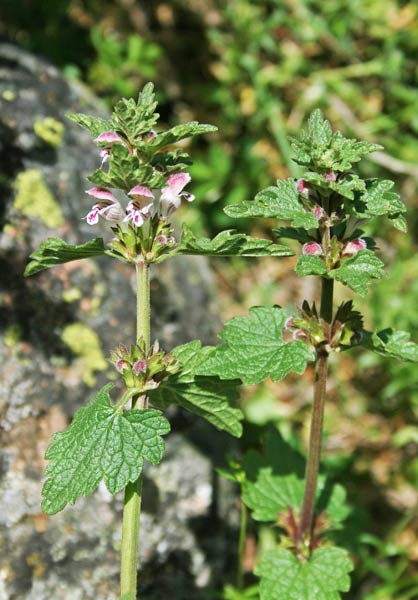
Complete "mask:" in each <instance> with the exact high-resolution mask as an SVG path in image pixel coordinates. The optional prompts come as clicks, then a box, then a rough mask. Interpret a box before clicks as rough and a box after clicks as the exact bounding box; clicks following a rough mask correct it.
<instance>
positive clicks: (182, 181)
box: [163, 173, 192, 195]
mask: <svg viewBox="0 0 418 600" xmlns="http://www.w3.org/2000/svg"><path fill="white" fill-rule="evenodd" d="M191 179H192V178H191V177H190V175H189V174H188V173H174V175H170V177H169V178H168V179H167V186H168V188H169V189H170V191H171V192H172V193H173V194H176V195H178V194H180V192H182V191H183V188H184V187H185V186H186V185H187V184H188V183H189V181H191ZM165 189H166V188H163V191H164V190H165Z"/></svg>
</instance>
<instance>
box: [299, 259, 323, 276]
mask: <svg viewBox="0 0 418 600" xmlns="http://www.w3.org/2000/svg"><path fill="white" fill-rule="evenodd" d="M295 271H296V273H297V274H298V275H299V277H306V276H307V275H326V273H327V266H326V264H325V262H324V261H323V259H322V258H320V257H319V256H313V255H312V254H301V255H300V256H299V258H298V262H297V263H296V267H295Z"/></svg>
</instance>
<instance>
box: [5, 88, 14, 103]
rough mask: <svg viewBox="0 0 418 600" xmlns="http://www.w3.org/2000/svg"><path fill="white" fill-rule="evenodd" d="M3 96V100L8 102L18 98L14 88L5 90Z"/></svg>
mask: <svg viewBox="0 0 418 600" xmlns="http://www.w3.org/2000/svg"><path fill="white" fill-rule="evenodd" d="M1 97H2V98H3V100H6V102H13V100H15V98H16V94H15V93H14V92H13V91H12V90H4V92H3V93H2V95H1Z"/></svg>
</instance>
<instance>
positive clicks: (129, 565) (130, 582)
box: [120, 264, 151, 600]
mask: <svg viewBox="0 0 418 600" xmlns="http://www.w3.org/2000/svg"><path fill="white" fill-rule="evenodd" d="M136 282H137V293H136V298H137V305H136V338H137V341H139V340H140V339H142V340H143V342H144V345H145V351H146V352H147V351H148V350H149V347H150V337H151V304H150V280H149V265H147V264H139V265H137V266H136ZM146 402H147V401H146V399H144V396H138V395H137V396H134V397H133V398H132V408H137V409H144V408H146ZM141 497H142V473H141V475H140V476H139V478H138V479H137V480H136V481H134V482H133V483H128V485H127V486H126V489H125V499H124V505H123V523H122V551H121V575H120V595H121V598H123V600H136V597H137V565H138V548H139V518H140V513H141Z"/></svg>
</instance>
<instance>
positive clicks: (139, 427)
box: [25, 83, 292, 600]
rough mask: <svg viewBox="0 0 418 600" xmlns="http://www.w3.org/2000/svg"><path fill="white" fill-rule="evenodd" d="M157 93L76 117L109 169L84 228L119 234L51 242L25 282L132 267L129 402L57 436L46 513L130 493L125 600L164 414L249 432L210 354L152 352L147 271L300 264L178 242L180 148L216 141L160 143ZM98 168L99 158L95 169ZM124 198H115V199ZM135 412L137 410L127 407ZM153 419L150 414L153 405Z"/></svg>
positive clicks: (229, 239)
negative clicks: (83, 269)
mask: <svg viewBox="0 0 418 600" xmlns="http://www.w3.org/2000/svg"><path fill="white" fill-rule="evenodd" d="M156 107H157V103H156V102H155V98H154V93H153V85H152V84H150V83H149V84H147V85H146V86H145V87H144V89H143V90H142V92H141V93H140V95H139V98H138V101H137V102H135V101H134V100H132V99H131V100H121V101H119V102H118V103H117V104H116V106H115V109H114V111H113V114H112V116H111V118H110V120H106V119H101V118H94V117H89V116H85V115H82V114H73V115H68V116H69V118H70V119H71V120H73V121H74V122H75V123H77V124H78V125H80V126H81V127H84V128H85V129H87V130H88V131H89V132H90V134H91V135H92V137H93V138H94V141H95V143H96V144H97V145H98V147H99V149H100V156H101V159H102V163H101V166H100V168H98V169H97V170H96V171H95V172H94V173H93V174H92V175H90V177H89V180H90V181H91V182H92V183H93V186H94V187H92V188H90V189H88V190H87V192H86V193H87V194H88V196H90V197H91V198H92V199H93V202H94V204H93V206H92V207H91V209H90V210H89V211H88V212H87V214H86V216H85V217H84V218H85V219H86V221H87V223H88V224H89V225H91V226H92V227H94V226H96V225H97V224H98V223H99V222H103V223H104V224H107V225H108V226H109V230H111V231H112V232H113V238H112V239H111V240H110V242H109V243H105V242H104V240H103V239H102V238H94V239H92V240H89V241H87V242H86V243H84V244H81V245H71V244H67V243H66V242H65V241H64V240H61V239H58V238H49V239H48V240H46V241H45V242H44V243H42V244H41V245H40V247H39V249H38V250H37V251H36V252H34V253H33V254H32V255H31V259H32V260H31V262H30V263H29V264H28V266H27V268H26V272H25V274H26V275H34V274H35V273H38V272H39V271H41V270H43V269H46V268H48V267H53V266H54V265H57V264H62V263H65V262H68V261H72V260H77V259H83V258H91V257H95V256H101V255H105V256H108V257H110V258H113V259H117V260H120V261H122V262H124V263H127V264H129V265H132V267H133V268H135V269H136V277H137V334H136V339H134V340H127V342H126V344H121V345H119V346H118V347H117V348H115V349H114V350H113V351H112V353H111V362H112V363H113V365H114V367H115V369H116V371H117V372H118V373H119V376H120V380H121V384H122V385H123V386H124V388H125V391H124V392H123V393H122V395H121V396H120V398H119V399H118V400H117V401H116V402H114V401H113V399H112V398H111V396H110V392H111V389H112V387H113V386H112V384H108V385H106V386H104V387H103V388H102V389H101V390H100V391H98V392H97V393H96V394H95V395H94V397H93V399H92V401H91V403H90V404H89V405H88V406H87V407H85V408H82V409H80V410H79V411H78V412H77V413H76V415H75V417H74V420H73V422H72V423H71V425H70V427H69V428H68V429H67V430H66V431H64V432H61V433H57V434H56V435H55V436H54V438H53V440H52V443H51V444H50V446H49V448H48V450H47V452H46V458H47V459H48V460H49V461H50V463H49V465H48V467H47V470H46V476H47V479H46V482H45V485H44V488H43V502H42V508H43V510H44V512H45V513H47V514H51V515H52V514H55V513H57V512H58V511H60V510H62V509H63V508H64V507H65V506H66V505H67V504H68V503H74V502H75V501H76V500H77V498H78V497H79V496H87V495H89V494H91V493H92V492H93V491H94V490H95V489H96V487H97V486H98V484H99V482H100V481H101V480H104V481H105V483H106V485H107V488H108V489H109V491H110V492H111V493H112V494H116V493H117V492H120V491H122V490H125V503H124V515H123V526H122V530H123V531H122V562H121V597H123V598H124V599H125V600H129V599H130V600H134V598H136V594H137V583H136V582H137V559H138V541H139V516H140V507H141V496H142V479H141V477H142V471H143V465H144V460H148V461H150V462H152V463H158V462H160V460H161V459H162V456H163V453H164V442H163V438H162V436H163V435H165V434H167V433H168V432H169V430H170V426H169V423H168V421H167V419H166V418H165V417H164V416H163V413H162V409H165V408H167V407H168V406H169V405H172V404H175V405H178V406H181V407H183V408H184V409H186V410H189V411H191V412H193V413H195V414H197V415H200V416H202V417H204V418H205V419H207V420H208V421H209V422H210V423H212V424H213V425H214V426H215V427H217V428H218V429H221V430H224V431H226V432H228V433H229V434H231V435H234V436H240V435H241V432H242V426H241V420H242V413H241V411H240V410H239V409H238V408H234V407H233V406H232V405H233V403H234V401H235V400H236V399H237V396H238V384H239V381H238V380H236V379H235V380H231V381H227V382H225V381H221V380H220V378H219V377H218V376H216V375H215V376H212V375H210V376H205V375H200V374H199V368H200V365H201V363H202V362H203V361H204V360H205V359H206V357H207V355H208V352H210V349H209V348H202V347H201V343H200V342H199V341H191V342H190V343H188V344H185V345H183V346H179V347H177V348H174V349H171V351H170V352H168V353H166V352H164V351H163V350H161V348H160V346H159V344H158V341H154V342H153V343H152V342H151V331H150V314H151V305H150V287H149V281H150V268H151V267H152V265H153V264H156V263H160V262H162V261H164V260H167V259H169V258H171V257H173V256H175V255H177V254H201V255H214V256H228V255H234V254H238V255H243V256H257V255H263V254H268V255H269V254H270V255H271V254H273V255H278V256H281V255H290V254H292V252H291V251H290V250H288V249H287V248H285V247H284V246H281V245H279V244H274V243H272V242H269V241H268V240H263V239H254V238H251V237H249V236H246V235H244V234H241V233H236V232H234V231H224V232H222V233H221V234H219V235H218V236H217V237H216V238H215V239H213V240H209V239H206V238H200V239H199V238H196V237H195V236H194V235H193V233H192V232H191V231H190V230H189V229H188V228H187V227H184V229H183V233H182V236H181V239H180V241H177V240H176V238H175V236H174V230H173V226H172V223H171V217H172V214H173V213H174V212H175V210H176V209H177V208H179V206H180V203H181V199H182V198H184V199H185V200H187V201H188V202H191V201H192V200H193V196H192V195H191V194H189V193H188V192H185V191H184V187H185V186H186V185H187V184H188V183H189V181H190V175H189V174H188V173H187V172H185V169H186V168H187V167H188V166H189V165H190V164H191V161H190V158H189V156H188V155H187V154H186V153H185V152H184V151H182V150H175V149H173V145H174V144H176V143H177V142H178V141H180V140H182V139H184V138H187V137H191V136H194V135H198V134H205V133H210V132H213V131H215V130H216V127H213V126H211V125H200V124H199V123H197V122H190V123H185V124H183V125H177V126H175V127H173V128H171V129H169V130H168V131H165V132H158V131H156V130H155V129H154V127H157V121H158V116H159V115H158V114H157V113H156V112H155V109H156ZM98 158H99V157H98ZM112 190H118V193H117V196H118V197H116V196H115V195H114V191H112ZM129 404H130V407H129V408H127V407H128V405H129ZM150 404H151V405H152V406H154V407H156V408H149V405H150Z"/></svg>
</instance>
